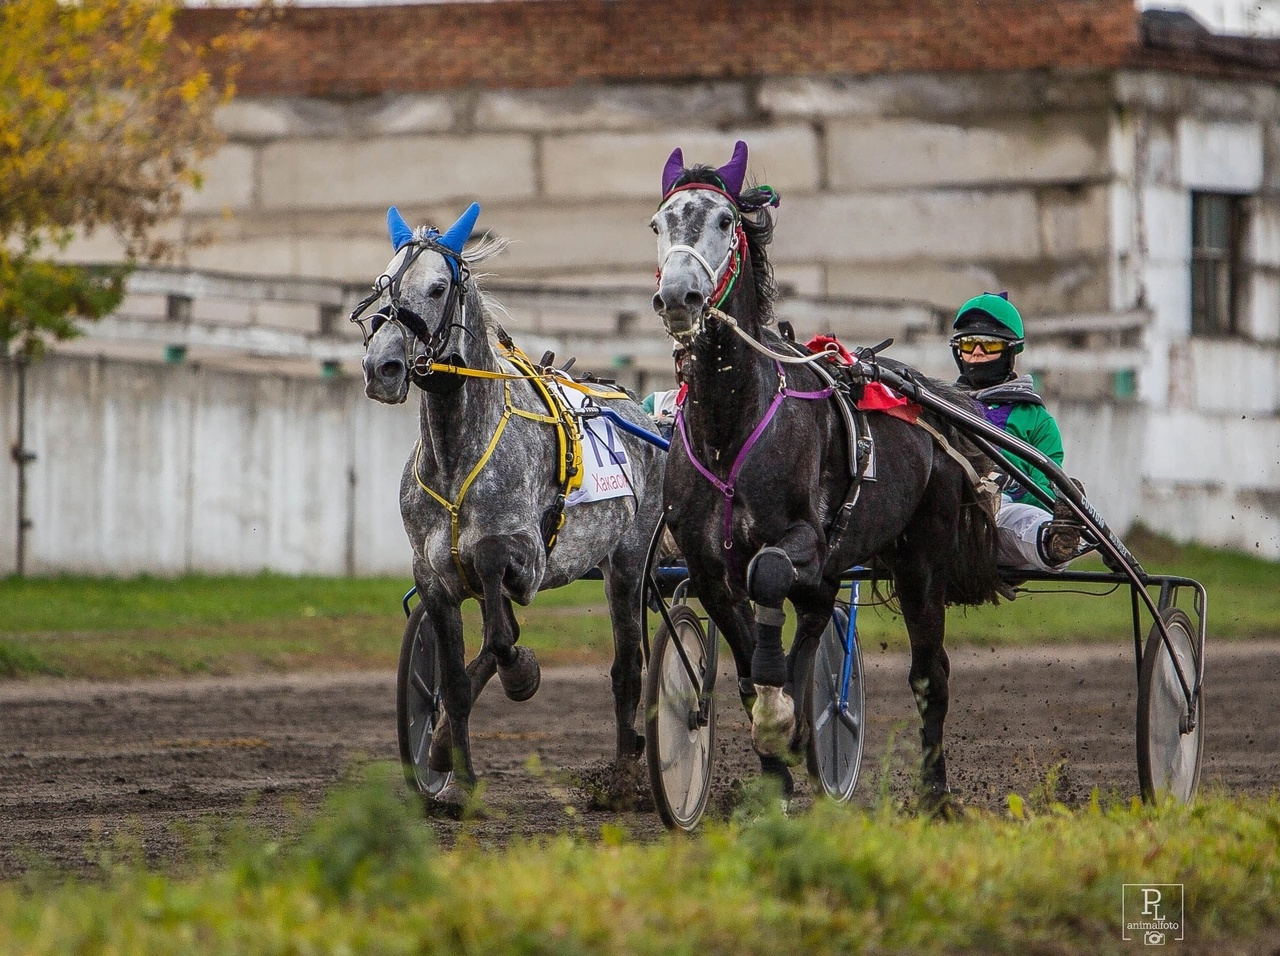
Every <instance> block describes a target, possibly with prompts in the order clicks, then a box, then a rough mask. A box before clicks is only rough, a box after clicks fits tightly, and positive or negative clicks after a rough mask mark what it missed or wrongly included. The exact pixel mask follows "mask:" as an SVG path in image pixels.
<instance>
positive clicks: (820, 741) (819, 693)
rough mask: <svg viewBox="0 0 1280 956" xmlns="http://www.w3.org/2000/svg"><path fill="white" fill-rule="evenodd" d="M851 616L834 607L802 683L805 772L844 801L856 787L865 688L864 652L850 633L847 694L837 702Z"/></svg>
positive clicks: (860, 757) (832, 796)
mask: <svg viewBox="0 0 1280 956" xmlns="http://www.w3.org/2000/svg"><path fill="white" fill-rule="evenodd" d="M848 625H849V616H848V614H847V613H846V612H845V611H844V609H843V608H836V609H835V611H834V612H833V613H832V615H831V623H829V624H828V625H827V626H826V629H825V630H823V632H822V635H821V637H820V638H819V639H818V646H817V648H816V650H815V652H814V654H813V668H812V671H811V673H812V677H811V679H809V680H808V681H807V682H806V683H805V685H804V686H805V706H806V714H807V716H808V718H809V722H810V723H809V727H810V732H809V747H808V765H809V774H810V776H811V777H813V778H814V779H815V780H817V781H818V782H819V783H821V784H822V789H823V792H825V793H826V795H827V796H829V797H831V798H833V799H835V800H838V801H840V802H841V803H844V802H846V801H847V800H849V799H850V798H851V797H852V796H853V790H854V788H855V787H856V786H857V785H858V771H859V770H860V769H861V768H862V746H863V743H864V740H865V738H864V735H863V715H864V712H865V711H864V708H865V702H866V701H865V695H864V691H863V672H862V652H861V650H860V649H859V648H858V635H857V632H856V631H855V632H854V633H853V634H852V635H851V636H850V644H851V646H850V648H849V651H850V653H849V661H848V663H849V679H848V688H849V692H848V698H847V702H846V704H845V706H844V707H843V708H842V707H841V704H840V697H841V693H840V691H841V687H842V686H844V674H845V635H846V631H847V629H848Z"/></svg>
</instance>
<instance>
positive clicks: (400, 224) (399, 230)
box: [387, 206, 413, 252]
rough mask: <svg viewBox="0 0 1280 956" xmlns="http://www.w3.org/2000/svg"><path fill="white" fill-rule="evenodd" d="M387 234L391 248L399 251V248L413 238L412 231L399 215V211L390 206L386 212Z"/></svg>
mask: <svg viewBox="0 0 1280 956" xmlns="http://www.w3.org/2000/svg"><path fill="white" fill-rule="evenodd" d="M387 232H388V233H390V235H391V247H392V248H393V249H395V250H396V252H399V251H400V247H401V246H403V245H404V244H405V243H406V242H408V241H409V240H410V239H412V238H413V230H412V229H410V228H409V224H408V223H407V222H405V221H404V216H402V215H400V210H399V209H397V208H396V207H395V206H392V207H391V208H390V209H388V210H387Z"/></svg>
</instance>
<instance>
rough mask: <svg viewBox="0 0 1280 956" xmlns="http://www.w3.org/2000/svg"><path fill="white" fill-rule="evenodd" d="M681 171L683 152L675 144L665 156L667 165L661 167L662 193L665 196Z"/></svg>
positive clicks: (682, 168) (682, 167)
mask: <svg viewBox="0 0 1280 956" xmlns="http://www.w3.org/2000/svg"><path fill="white" fill-rule="evenodd" d="M682 172H684V153H682V152H681V151H680V147H679V146H677V147H676V148H675V149H673V150H672V151H671V155H670V156H668V157H667V165H665V166H663V167H662V195H664V196H665V195H666V194H667V193H669V192H671V187H672V186H674V185H675V184H676V180H677V179H679V178H680V174H681V173H682Z"/></svg>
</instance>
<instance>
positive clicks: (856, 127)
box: [67, 72, 1114, 315]
mask: <svg viewBox="0 0 1280 956" xmlns="http://www.w3.org/2000/svg"><path fill="white" fill-rule="evenodd" d="M937 82H938V79H937V77H932V76H925V75H910V74H904V75H902V76H900V77H898V78H897V82H896V83H895V84H889V83H887V82H886V80H885V78H884V77H878V76H877V77H842V78H838V79H833V78H829V77H823V78H796V77H785V78H779V79H777V80H773V79H766V80H764V81H756V80H743V81H719V82H695V83H650V84H640V85H629V86H621V85H602V86H597V87H591V88H585V89H584V88H573V89H530V90H525V89H506V90H497V91H489V90H480V91H475V90H467V91H462V92H458V91H445V92H437V93H404V94H385V95H381V96H379V97H376V98H373V99H371V100H355V101H350V102H337V101H331V100H302V99H290V98H282V97H265V96H264V97H258V98H253V99H250V98H241V99H238V100H236V101H234V102H233V103H231V104H230V105H229V106H228V107H226V108H225V109H224V111H223V112H222V114H221V119H220V121H221V123H222V125H223V127H224V129H225V131H226V134H227V137H228V139H227V143H226V145H225V146H224V147H223V149H222V150H221V151H220V152H219V153H218V154H217V155H216V156H215V157H214V158H213V159H212V160H211V161H210V162H209V163H208V164H207V165H206V168H205V182H206V185H205V188H204V189H203V190H202V191H200V192H198V193H195V194H193V195H192V197H191V201H190V202H189V203H188V205H187V207H186V210H185V213H184V216H183V218H182V221H181V222H180V223H178V224H177V225H176V228H177V229H178V230H179V231H180V233H181V235H182V237H183V238H185V240H186V241H185V243H184V244H183V253H182V256H183V262H184V264H187V265H191V266H194V267H198V268H207V269H215V270H226V271H235V272H253V273H274V274H284V275H307V276H317V277H325V278H339V279H343V280H352V281H371V280H372V279H373V277H375V276H376V275H377V274H378V273H379V272H380V271H381V270H382V268H383V267H384V266H385V264H386V262H387V260H388V259H389V257H390V248H389V246H388V245H387V242H386V234H385V225H384V223H385V212H386V207H387V206H388V205H397V206H398V207H399V208H400V209H401V210H402V212H404V213H405V215H406V216H407V217H408V218H409V219H410V221H411V222H413V223H420V222H431V223H433V224H437V225H447V224H448V223H449V222H452V220H453V219H454V218H455V217H456V216H457V215H458V214H459V213H460V212H461V211H462V210H463V209H464V208H465V206H466V204H467V203H469V202H470V201H472V200H473V199H475V200H478V201H480V202H481V204H482V206H483V207H484V211H483V213H482V217H481V220H480V227H481V228H482V229H491V230H493V231H495V232H497V233H499V234H503V235H506V236H508V237H510V238H511V239H512V240H513V242H512V245H511V247H510V249H509V250H508V252H507V253H506V254H504V256H503V257H502V258H500V259H497V260H495V261H494V262H493V263H492V269H493V271H494V272H495V273H497V274H498V275H500V276H501V277H503V278H510V279H523V280H554V281H562V282H570V283H581V284H597V283H602V282H608V283H610V284H626V285H634V286H635V287H636V288H637V289H645V288H647V287H648V286H649V285H650V284H651V282H652V273H653V269H654V266H655V264H656V257H655V254H654V248H653V239H652V236H651V234H650V233H649V231H648V229H647V222H648V219H649V217H650V216H651V215H652V212H653V209H654V208H655V206H656V202H657V199H658V198H659V197H658V189H659V186H658V182H659V177H660V173H661V169H662V165H663V163H664V162H665V160H666V157H667V155H668V154H669V153H670V151H671V149H672V148H674V147H675V146H677V145H678V146H680V147H681V148H682V149H683V150H684V153H685V157H686V159H687V160H688V161H689V162H710V163H713V164H719V163H723V162H725V161H726V160H727V159H728V156H729V154H730V151H731V150H732V146H733V143H734V141H735V140H736V139H737V138H739V137H741V138H743V139H745V140H747V142H748V144H749V146H750V148H751V163H750V174H751V176H752V177H753V178H754V179H755V180H756V181H760V182H768V183H770V184H771V185H773V186H774V187H775V188H777V189H778V190H779V192H780V193H781V195H782V199H783V203H782V207H781V208H780V210H779V211H778V228H777V234H776V239H775V243H774V246H773V250H772V252H773V261H774V264H775V266H776V268H777V271H778V276H779V279H780V280H781V281H782V282H784V283H786V284H789V285H791V286H793V287H795V288H797V289H798V290H800V291H803V292H807V293H810V294H833V295H860V296H868V297H875V296H889V297H903V298H910V299H917V300H923V301H927V302H930V303H933V304H935V305H938V306H941V307H947V306H951V305H954V304H956V303H958V302H960V301H963V300H964V299H965V298H967V297H968V296H969V295H970V294H972V293H973V292H974V291H981V290H983V289H992V288H1002V289H1010V290H1011V292H1012V293H1013V295H1014V296H1015V297H1016V298H1017V300H1018V301H1019V303H1020V304H1021V305H1023V306H1024V307H1025V308H1026V309H1027V311H1028V312H1029V314H1033V315H1034V314H1037V313H1045V312H1049V313H1059V314H1061V313H1067V312H1072V311H1097V310H1101V309H1106V308H1107V307H1108V306H1110V305H1111V301H1110V300H1111V298H1112V296H1111V292H1110V268H1111V266H1110V263H1111V260H1112V257H1111V255H1110V245H1111V237H1110V235H1109V229H1110V226H1109V223H1110V212H1111V207H1110V200H1109V195H1110V193H1109V189H1110V188H1111V184H1112V182H1113V179H1114V175H1113V172H1112V169H1111V166H1112V158H1111V155H1110V150H1111V145H1110V144H1111V134H1110V130H1109V127H1108V119H1107V109H1106V106H1105V102H1106V97H1105V95H1104V94H1105V89H1106V86H1107V83H1108V80H1107V79H1106V77H1105V76H1101V75H1096V74H1078V73H1071V72H1059V73H1057V74H1055V75H1053V76H1052V77H1045V76H1043V75H1037V76H1035V77H1034V78H1033V77H1030V76H1028V75H1026V74H1016V73H1015V74H1000V73H988V74H961V75H956V76H955V77H953V78H952V79H951V80H950V81H949V82H948V83H947V84H946V88H947V96H946V98H945V101H943V102H939V100H938V99H937V97H935V96H934V93H935V88H936V84H937ZM1028 88H1031V92H1028ZM895 157H897V159H896V160H895ZM895 177H896V178H895ZM202 240H207V241H202ZM103 251H104V250H103V247H102V245H101V241H100V240H85V241H82V243H80V244H79V245H76V246H73V247H72V248H71V249H70V250H68V252H67V255H68V257H70V258H102V257H103ZM638 304H639V305H640V306H641V307H644V306H645V303H644V302H643V301H640V300H638Z"/></svg>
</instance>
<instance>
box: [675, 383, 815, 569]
mask: <svg viewBox="0 0 1280 956" xmlns="http://www.w3.org/2000/svg"><path fill="white" fill-rule="evenodd" d="M773 364H774V366H775V367H776V368H777V370H778V392H777V394H776V395H774V396H773V401H771V402H770V403H769V408H768V410H767V411H766V412H765V413H764V417H763V418H762V419H760V421H759V423H758V424H757V425H756V427H755V428H754V429H753V430H752V432H751V434H750V435H749V436H748V437H747V440H746V442H745V443H744V444H743V446H742V450H741V451H739V452H738V456H737V457H736V458H734V460H733V465H732V466H731V467H730V468H729V480H728V481H727V482H726V481H721V480H720V479H719V478H717V477H716V476H715V475H714V474H712V472H711V469H710V468H708V467H707V466H706V465H704V464H703V463H702V462H700V461H698V459H697V458H696V457H695V456H694V454H693V449H692V448H691V447H690V446H689V433H688V432H687V431H686V430H685V425H684V406H683V405H681V406H680V407H678V408H676V427H677V428H678V429H680V440H681V441H682V442H683V443H684V453H685V454H686V455H687V456H688V457H689V461H691V462H693V467H694V468H697V469H698V471H700V472H701V473H702V477H703V478H706V479H707V481H709V482H711V484H712V485H713V486H715V487H716V488H717V489H719V491H720V494H722V495H724V549H725V550H726V551H732V550H733V498H734V494H735V491H734V487H735V486H736V485H737V483H738V472H740V471H741V470H742V466H743V465H745V464H746V463H747V456H748V455H749V454H751V449H752V448H754V447H755V444H756V442H757V441H759V440H760V436H761V435H763V434H764V430H765V429H766V428H768V427H769V423H770V422H771V421H773V416H774V414H775V413H776V412H777V411H778V406H779V405H781V404H782V400H783V399H784V398H806V399H820V398H830V397H831V396H832V395H833V394H834V393H835V389H834V388H833V387H832V386H830V385H828V386H827V387H826V388H824V389H821V390H819V391H816V392H794V391H792V390H791V389H789V388H787V385H786V382H787V379H786V375H785V373H784V372H783V370H782V363H781V362H778V361H776V360H775V361H774V363H773Z"/></svg>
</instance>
